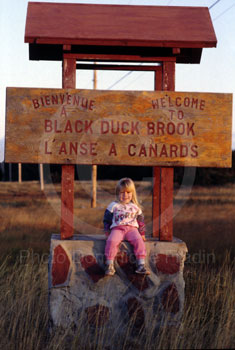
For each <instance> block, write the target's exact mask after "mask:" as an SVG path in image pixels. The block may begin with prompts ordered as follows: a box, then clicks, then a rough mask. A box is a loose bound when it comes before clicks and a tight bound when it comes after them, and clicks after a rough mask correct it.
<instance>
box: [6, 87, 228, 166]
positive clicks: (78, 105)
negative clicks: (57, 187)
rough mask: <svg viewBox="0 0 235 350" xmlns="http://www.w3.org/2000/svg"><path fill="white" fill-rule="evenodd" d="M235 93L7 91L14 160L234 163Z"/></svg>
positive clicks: (8, 155) (10, 156) (9, 149)
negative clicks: (234, 96)
mask: <svg viewBox="0 0 235 350" xmlns="http://www.w3.org/2000/svg"><path fill="white" fill-rule="evenodd" d="M231 123H232V94H215V93H214V94H213V93H192V92H191V93H189V92H185V93H183V92H173V91H153V92H149V91H148V92H146V91H100V90H75V89H31V88H8V89H7V122H6V149H5V160H6V162H10V163H13V162H21V163H58V164H97V165H99V164H109V165H111V164H112V165H115V164H117V165H143V166H199V167H202V166H205V167H206V166H208V167H230V166H231Z"/></svg>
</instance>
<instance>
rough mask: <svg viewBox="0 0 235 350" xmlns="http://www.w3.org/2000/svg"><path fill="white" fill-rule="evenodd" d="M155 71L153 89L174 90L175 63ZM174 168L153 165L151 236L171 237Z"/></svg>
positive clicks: (166, 63)
mask: <svg viewBox="0 0 235 350" xmlns="http://www.w3.org/2000/svg"><path fill="white" fill-rule="evenodd" d="M161 68H162V69H161V70H160V71H156V73H155V86H154V88H155V90H164V91H174V90H175V63H174V62H164V63H163V65H162V67H161ZM173 184H174V168H171V167H167V168H166V167H153V198H152V200H153V202H152V203H153V204H152V213H153V214H152V217H153V228H152V230H153V237H157V238H159V239H160V240H161V241H172V239H173V196H174V192H173V189H174V185H173Z"/></svg>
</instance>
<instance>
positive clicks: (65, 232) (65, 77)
mask: <svg viewBox="0 0 235 350" xmlns="http://www.w3.org/2000/svg"><path fill="white" fill-rule="evenodd" d="M62 87H63V88H64V89H74V88H75V87H76V60H75V59H64V60H63V66H62ZM73 231H74V165H62V174H61V230H60V236H61V239H68V238H71V237H73Z"/></svg>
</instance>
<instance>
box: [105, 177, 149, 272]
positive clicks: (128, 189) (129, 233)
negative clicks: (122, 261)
mask: <svg viewBox="0 0 235 350" xmlns="http://www.w3.org/2000/svg"><path fill="white" fill-rule="evenodd" d="M116 198H117V201H115V202H112V203H110V204H109V206H108V207H107V209H106V210H105V213H104V220H103V222H104V231H105V235H106V236H107V237H108V239H107V242H106V246H105V256H106V271H105V274H106V275H108V276H112V275H114V274H115V269H114V264H113V262H114V258H115V256H116V254H117V251H118V246H119V244H120V242H121V241H123V240H127V241H129V242H130V243H131V244H132V245H133V247H134V254H135V256H136V259H137V269H136V271H135V272H136V273H139V274H144V275H149V271H147V269H146V268H145V257H146V249H145V244H144V241H145V224H144V216H143V214H142V210H141V208H140V205H139V203H138V200H137V195H136V189H135V184H134V182H133V181H132V180H131V179H129V178H123V179H121V180H120V181H119V182H118V184H117V187H116Z"/></svg>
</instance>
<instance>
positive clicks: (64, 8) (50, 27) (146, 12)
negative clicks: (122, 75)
mask: <svg viewBox="0 0 235 350" xmlns="http://www.w3.org/2000/svg"><path fill="white" fill-rule="evenodd" d="M25 42H26V43H29V44H33V45H36V44H37V45H42V46H41V48H42V50H43V48H44V46H43V45H65V44H68V45H74V46H86V47H89V48H93V51H92V52H94V49H95V47H97V46H102V47H106V48H110V47H113V46H117V47H119V48H123V47H125V48H127V47H128V48H135V52H137V51H138V48H141V50H142V51H141V55H142V54H143V52H144V51H145V48H146V50H147V52H148V50H149V49H148V48H186V49H187V51H185V52H187V54H186V55H185V58H184V60H186V61H187V55H188V61H189V62H190V61H193V52H192V53H191V55H190V51H189V50H188V49H202V48H204V47H215V46H216V42H217V41H216V36H215V32H214V29H213V25H212V22H211V18H210V14H209V10H208V8H206V7H175V6H128V5H125V6H123V5H93V4H70V3H40V2H29V4H28V11H27V19H26V30H25ZM57 48H59V47H58V46H57ZM130 50H132V49H130ZM143 50H144V51H143ZM36 51H37V53H36ZM36 51H34V52H35V53H34V54H35V56H38V58H36V57H35V58H33V59H43V58H40V47H38V49H37V50H36ZM98 51H99V50H98ZM106 51H107V50H106ZM200 51H201V50H200ZM107 52H109V50H108V51H107ZM128 52H131V51H128ZM154 52H155V53H154V55H155V56H159V52H158V50H156V49H155V51H154ZM161 52H162V51H161ZM195 53H197V55H198V50H195ZM152 54H153V53H151V55H152ZM52 56H53V55H52ZM52 59H53V58H52Z"/></svg>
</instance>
